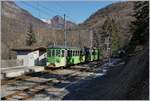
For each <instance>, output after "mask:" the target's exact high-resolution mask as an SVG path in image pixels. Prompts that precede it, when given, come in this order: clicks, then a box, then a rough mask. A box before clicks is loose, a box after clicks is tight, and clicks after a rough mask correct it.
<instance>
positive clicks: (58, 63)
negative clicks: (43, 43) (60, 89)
mask: <svg viewBox="0 0 150 101" xmlns="http://www.w3.org/2000/svg"><path fill="white" fill-rule="evenodd" d="M66 56H67V50H66V49H65V48H60V47H48V48H47V63H46V64H47V66H48V67H63V66H66V65H67V62H66V61H67V58H66Z"/></svg>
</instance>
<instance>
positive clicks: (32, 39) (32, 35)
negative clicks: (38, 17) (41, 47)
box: [26, 24, 36, 46]
mask: <svg viewBox="0 0 150 101" xmlns="http://www.w3.org/2000/svg"><path fill="white" fill-rule="evenodd" d="M33 43H36V37H35V33H34V32H33V26H32V24H30V25H29V28H28V31H27V36H26V45H27V46H31V45H32V44H33Z"/></svg>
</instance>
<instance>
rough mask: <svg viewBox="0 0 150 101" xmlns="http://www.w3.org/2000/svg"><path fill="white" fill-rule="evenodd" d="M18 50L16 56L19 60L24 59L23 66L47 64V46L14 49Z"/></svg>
mask: <svg viewBox="0 0 150 101" xmlns="http://www.w3.org/2000/svg"><path fill="white" fill-rule="evenodd" d="M12 51H16V56H17V59H18V60H19V61H22V64H23V66H45V65H46V48H45V47H37V48H32V47H26V48H18V49H12Z"/></svg>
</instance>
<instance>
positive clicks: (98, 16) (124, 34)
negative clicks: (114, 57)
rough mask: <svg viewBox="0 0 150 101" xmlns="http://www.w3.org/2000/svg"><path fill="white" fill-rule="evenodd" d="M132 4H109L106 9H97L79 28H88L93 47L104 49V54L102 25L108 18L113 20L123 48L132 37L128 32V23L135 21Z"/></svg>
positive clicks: (130, 2)
mask: <svg viewBox="0 0 150 101" xmlns="http://www.w3.org/2000/svg"><path fill="white" fill-rule="evenodd" d="M133 4H134V2H132V1H129V2H118V3H114V4H111V5H109V6H107V7H104V8H102V9H99V10H98V11H96V12H95V13H94V14H92V15H91V16H90V17H89V18H88V19H87V20H85V21H84V23H82V24H80V27H82V28H89V29H92V30H93V32H94V35H93V37H94V40H93V43H94V45H93V46H95V47H99V48H101V49H104V52H105V51H106V46H105V45H104V44H105V43H104V42H105V41H104V42H101V40H102V34H101V33H103V25H104V22H105V21H106V20H108V17H109V18H112V19H114V21H115V22H116V23H117V25H116V26H117V28H118V31H119V33H118V36H119V39H120V42H119V44H120V46H121V47H123V46H125V45H127V44H128V42H129V41H130V38H131V36H132V33H131V31H130V23H131V21H133V20H134V19H135V18H134V17H133V16H132V15H133V12H134V10H133ZM104 34H105V33H104ZM103 39H104V38H103ZM98 43H99V44H98Z"/></svg>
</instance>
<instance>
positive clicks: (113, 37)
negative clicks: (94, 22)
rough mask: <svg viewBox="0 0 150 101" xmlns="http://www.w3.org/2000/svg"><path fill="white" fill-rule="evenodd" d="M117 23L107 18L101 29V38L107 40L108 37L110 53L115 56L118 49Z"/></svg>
mask: <svg viewBox="0 0 150 101" xmlns="http://www.w3.org/2000/svg"><path fill="white" fill-rule="evenodd" d="M118 27H119V25H118V23H116V22H115V20H114V19H113V18H110V17H107V20H105V22H104V25H103V27H102V29H103V33H104V34H103V35H102V37H103V38H105V39H106V38H108V37H109V36H110V40H109V43H110V47H111V52H112V53H113V54H115V53H116V52H117V50H118V49H119V48H120V43H119V42H120V38H119V36H118V33H119V29H118Z"/></svg>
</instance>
